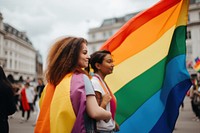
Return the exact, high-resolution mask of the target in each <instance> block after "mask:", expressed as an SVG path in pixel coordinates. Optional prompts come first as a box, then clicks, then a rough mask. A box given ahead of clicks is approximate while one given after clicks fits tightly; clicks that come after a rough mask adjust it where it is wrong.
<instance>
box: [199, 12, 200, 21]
mask: <svg viewBox="0 0 200 133" xmlns="http://www.w3.org/2000/svg"><path fill="white" fill-rule="evenodd" d="M199 20H200V12H199Z"/></svg>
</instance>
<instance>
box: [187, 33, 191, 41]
mask: <svg viewBox="0 0 200 133" xmlns="http://www.w3.org/2000/svg"><path fill="white" fill-rule="evenodd" d="M186 39H191V31H187V35H186Z"/></svg>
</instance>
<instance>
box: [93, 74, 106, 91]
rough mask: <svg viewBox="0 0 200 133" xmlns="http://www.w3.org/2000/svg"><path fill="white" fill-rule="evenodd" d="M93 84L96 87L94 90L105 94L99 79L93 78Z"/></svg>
mask: <svg viewBox="0 0 200 133" xmlns="http://www.w3.org/2000/svg"><path fill="white" fill-rule="evenodd" d="M92 85H93V87H94V91H98V92H99V93H101V94H102V95H104V91H103V88H102V87H101V85H100V83H99V80H98V79H97V80H96V79H94V78H92Z"/></svg>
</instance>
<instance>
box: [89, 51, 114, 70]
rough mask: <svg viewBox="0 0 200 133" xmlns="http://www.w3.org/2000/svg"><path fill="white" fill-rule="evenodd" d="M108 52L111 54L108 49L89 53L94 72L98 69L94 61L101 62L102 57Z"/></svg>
mask: <svg viewBox="0 0 200 133" xmlns="http://www.w3.org/2000/svg"><path fill="white" fill-rule="evenodd" d="M108 54H111V53H110V51H107V50H99V51H96V52H94V53H93V54H91V55H90V65H91V67H92V69H93V70H94V72H97V71H98V69H97V68H96V66H95V64H96V63H99V64H102V62H103V59H104V57H105V56H106V55H108Z"/></svg>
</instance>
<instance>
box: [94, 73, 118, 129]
mask: <svg viewBox="0 0 200 133" xmlns="http://www.w3.org/2000/svg"><path fill="white" fill-rule="evenodd" d="M95 76H98V77H99V78H97V77H95ZM95 76H93V77H92V80H91V81H92V85H93V87H94V90H95V91H98V92H100V93H101V94H102V96H104V95H105V94H106V93H105V92H104V89H103V88H102V86H101V84H100V83H99V79H100V80H101V81H102V83H103V85H104V86H105V88H106V89H107V90H108V88H107V86H106V85H105V83H104V81H103V80H102V79H101V77H100V76H99V75H97V74H95ZM108 92H109V91H108ZM106 110H107V111H110V112H111V109H110V102H109V103H108V104H107V105H106ZM114 128H115V122H114V120H113V119H112V118H111V119H110V120H109V121H108V122H107V123H106V122H105V121H104V120H100V121H97V130H113V129H114Z"/></svg>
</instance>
